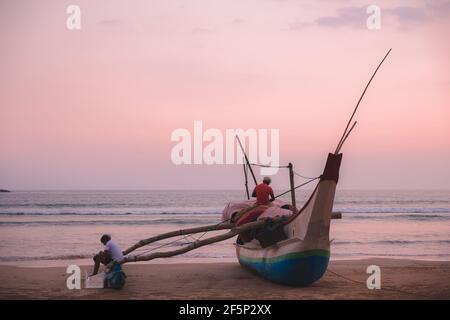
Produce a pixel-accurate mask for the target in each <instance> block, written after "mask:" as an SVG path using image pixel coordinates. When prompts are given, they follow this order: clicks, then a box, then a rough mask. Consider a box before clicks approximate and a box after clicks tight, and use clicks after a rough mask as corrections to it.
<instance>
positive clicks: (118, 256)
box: [91, 234, 123, 277]
mask: <svg viewBox="0 0 450 320" xmlns="http://www.w3.org/2000/svg"><path fill="white" fill-rule="evenodd" d="M100 242H101V243H103V245H104V246H105V250H103V251H100V252H99V253H98V254H96V255H95V256H94V258H93V259H94V263H95V265H94V271H93V272H92V274H91V277H92V276H95V275H96V274H97V273H98V269H99V268H100V263H101V264H103V265H105V266H106V265H107V264H108V263H110V262H111V261H117V262H119V261H120V260H122V258H123V253H122V250H120V248H119V246H118V245H117V243H115V242H114V241H113V240H111V236H110V235H109V234H104V235H103V236H102V237H101V238H100Z"/></svg>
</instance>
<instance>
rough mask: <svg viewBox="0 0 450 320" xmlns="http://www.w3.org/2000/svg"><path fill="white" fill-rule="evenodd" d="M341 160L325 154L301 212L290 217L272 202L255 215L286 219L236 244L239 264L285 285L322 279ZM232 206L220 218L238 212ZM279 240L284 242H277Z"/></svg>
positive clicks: (279, 205)
mask: <svg viewBox="0 0 450 320" xmlns="http://www.w3.org/2000/svg"><path fill="white" fill-rule="evenodd" d="M341 159H342V154H331V153H330V154H329V155H328V159H327V162H326V165H325V169H324V171H323V174H322V175H321V176H320V180H319V183H318V184H317V186H316V187H315V189H314V191H313V192H312V194H311V196H310V197H309V199H308V200H307V201H306V203H305V205H304V206H303V208H302V209H300V210H298V211H297V212H295V213H293V214H292V212H291V211H290V210H289V209H284V208H286V207H287V204H286V203H285V202H283V201H274V203H273V206H272V207H271V208H269V209H267V211H269V212H265V213H264V214H262V215H260V216H259V218H258V219H262V220H264V219H265V218H267V216H275V217H277V216H286V217H287V219H286V220H285V221H282V222H281V223H279V225H278V226H277V227H276V228H274V229H273V230H270V231H271V232H261V235H259V236H257V239H254V240H252V241H249V242H246V243H239V242H238V243H236V255H237V258H238V260H239V263H240V264H241V265H243V266H245V267H247V268H250V269H251V270H254V271H256V272H257V273H258V274H260V275H262V276H263V277H265V278H267V279H270V280H272V281H275V282H278V283H282V284H288V285H301V286H306V285H309V284H311V283H313V282H314V281H317V280H318V279H320V278H321V277H322V275H323V274H324V273H325V271H326V270H327V266H328V261H329V258H330V239H329V231H330V221H331V218H332V214H333V201H334V195H335V190H336V185H337V182H338V179H339V167H340V164H341ZM234 207H236V204H229V205H228V206H227V208H225V210H224V219H228V217H229V216H230V215H233V214H237V213H238V212H236V211H234V212H233V210H232V209H230V208H234ZM277 229H278V230H277ZM277 231H278V232H277ZM280 234H281V235H280ZM283 235H284V236H283ZM280 238H281V239H282V238H284V239H283V240H281V241H277V240H279V239H280ZM272 242H274V243H273V244H271V243H272Z"/></svg>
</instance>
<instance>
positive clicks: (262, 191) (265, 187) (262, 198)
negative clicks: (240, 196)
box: [252, 177, 275, 205]
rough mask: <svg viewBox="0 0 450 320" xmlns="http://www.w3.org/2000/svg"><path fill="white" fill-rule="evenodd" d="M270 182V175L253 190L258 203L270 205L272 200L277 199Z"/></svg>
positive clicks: (253, 195)
mask: <svg viewBox="0 0 450 320" xmlns="http://www.w3.org/2000/svg"><path fill="white" fill-rule="evenodd" d="M270 182H271V180H270V178H269V177H264V180H263V183H261V184H258V185H257V186H256V187H255V189H254V190H253V194H252V197H256V205H268V204H269V203H270V202H271V201H273V200H275V196H274V195H273V190H272V188H271V187H270V186H269V184H270ZM269 196H270V200H269Z"/></svg>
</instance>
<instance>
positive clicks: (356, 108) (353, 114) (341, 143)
mask: <svg viewBox="0 0 450 320" xmlns="http://www.w3.org/2000/svg"><path fill="white" fill-rule="evenodd" d="M391 50H392V48H391V49H389V51H388V52H387V53H386V55H385V56H384V58H383V60H381V62H380V63H379V64H378V67H377V68H376V69H375V72H374V73H373V74H372V77H370V80H369V82H367V85H366V87H365V88H364V91H363V93H362V94H361V96H360V97H359V100H358V103H357V104H356V107H355V109H354V110H353V113H352V115H351V117H350V119H349V120H348V122H347V126H346V127H345V130H344V133H343V134H342V137H341V139H340V140H339V143H338V145H337V146H336V150H335V151H334V154H338V152H339V151H340V149H341V148H342V145H343V144H344V141H345V139H346V137H347V136H348V135H347V130H348V127H349V126H350V123H351V122H352V120H353V117H354V116H355V113H356V110H358V107H359V104H360V102H361V100H362V98H363V97H364V95H365V93H366V91H367V88H368V87H369V85H370V83H371V82H372V79H373V78H374V77H375V75H376V74H377V71H378V69H380V67H381V65H382V64H383V62H384V60H386V58H387V56H388V55H389V53H391ZM355 124H356V123H355ZM355 124H353V126H352V129H353V127H354V126H355ZM349 134H350V132H349ZM346 135H347V136H346Z"/></svg>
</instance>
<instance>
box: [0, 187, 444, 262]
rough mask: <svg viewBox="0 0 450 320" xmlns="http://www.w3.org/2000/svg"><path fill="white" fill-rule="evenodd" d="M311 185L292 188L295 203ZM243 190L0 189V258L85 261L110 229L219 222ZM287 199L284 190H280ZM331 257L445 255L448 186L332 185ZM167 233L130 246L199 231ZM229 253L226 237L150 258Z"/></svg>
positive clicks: (116, 232) (116, 234)
mask: <svg viewBox="0 0 450 320" xmlns="http://www.w3.org/2000/svg"><path fill="white" fill-rule="evenodd" d="M310 193H311V191H310V190H302V191H299V192H298V193H297V197H298V202H299V203H300V204H302V203H303V202H304V201H306V199H307V198H308V197H309V195H310ZM242 199H244V192H242V191H227V190H224V191H45V192H44V191H18V192H11V193H0V264H13V265H28V266H47V265H67V264H70V263H79V264H83V263H84V264H86V263H91V257H92V255H93V254H94V253H96V252H97V251H99V250H101V249H102V245H101V243H100V242H99V238H100V236H101V235H102V234H103V233H109V234H111V235H112V237H113V239H114V240H115V241H116V242H117V243H118V244H119V245H120V246H121V247H122V248H123V249H126V248H127V247H129V246H131V245H132V244H134V243H135V242H137V241H139V240H141V239H145V238H148V237H151V236H153V235H155V234H158V233H162V232H167V231H172V230H178V229H182V228H189V227H194V226H201V225H207V224H215V223H219V222H220V219H221V213H222V209H223V207H224V206H225V204H226V203H227V202H228V201H232V200H242ZM287 199H288V198H287ZM334 211H337V212H342V215H343V218H342V219H341V220H332V225H331V239H333V242H332V247H331V259H335V260H336V259H363V258H368V257H385V258H400V259H419V260H450V191H399V190H395V191H392V190H384V191H380V190H376V191H366V190H365V191H358V190H339V189H338V190H337V193H336V199H335V204H334ZM214 234H216V233H208V234H197V235H194V236H192V237H191V236H190V237H186V238H182V237H179V238H176V239H168V240H163V241H161V242H158V243H156V244H154V245H152V246H148V247H145V248H143V249H140V250H139V251H138V252H137V254H148V253H151V252H156V251H167V250H173V249H177V248H180V247H181V246H182V245H185V244H186V243H189V242H190V241H193V240H194V239H197V238H199V237H202V238H205V237H209V236H211V235H214ZM225 261H226V262H228V261H236V258H235V251H234V246H233V239H230V240H227V241H224V242H221V243H216V244H213V245H210V246H206V247H202V248H199V249H198V250H194V251H191V252H188V253H186V254H184V255H181V256H177V257H173V258H168V259H157V260H153V262H152V263H178V262H225Z"/></svg>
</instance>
